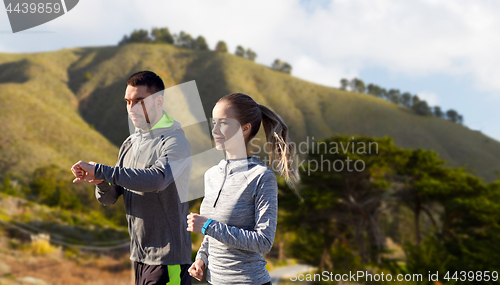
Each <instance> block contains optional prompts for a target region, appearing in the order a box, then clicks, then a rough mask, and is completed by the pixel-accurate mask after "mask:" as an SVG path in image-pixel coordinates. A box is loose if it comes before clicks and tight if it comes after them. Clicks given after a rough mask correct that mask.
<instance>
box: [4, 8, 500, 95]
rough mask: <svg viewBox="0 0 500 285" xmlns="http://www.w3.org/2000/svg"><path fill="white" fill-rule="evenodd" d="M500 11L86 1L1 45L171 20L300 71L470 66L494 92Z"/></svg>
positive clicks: (73, 40)
mask: <svg viewBox="0 0 500 285" xmlns="http://www.w3.org/2000/svg"><path fill="white" fill-rule="evenodd" d="M0 14H2V13H0ZM498 14H500V2H497V1H484V2H483V1H470V0H464V1H454V0H443V1H435V0H420V1H399V0H373V1H363V0H349V1H347V0H338V1H331V2H329V3H326V2H322V3H321V5H314V6H313V7H312V6H311V5H310V4H304V5H302V4H301V1H300V0H296V1H287V0H274V1H264V0H255V1H245V2H243V1H238V2H235V1H230V0H215V1H210V2H209V1H202V0H197V1H194V0H193V1H158V0H141V1H134V0H109V1H98V0H86V1H80V2H79V3H78V5H77V6H76V7H75V8H74V9H73V10H71V11H70V12H69V13H68V14H67V15H64V16H63V17H60V18H58V19H56V20H54V21H52V22H49V23H47V24H46V25H43V26H40V27H39V28H35V29H39V30H45V31H56V33H55V34H53V35H48V34H44V35H33V34H26V35H3V34H2V35H1V36H2V43H4V49H3V50H7V51H30V50H31V51H33V50H36V49H43V50H49V49H59V48H63V47H73V46H89V45H110V44H116V43H117V42H118V41H119V40H120V39H121V37H122V36H123V35H124V34H126V33H130V31H131V30H133V29H138V28H143V29H148V30H149V29H150V28H151V27H169V28H170V29H171V31H173V32H176V33H178V32H179V31H181V30H184V31H186V32H189V33H190V34H192V35H193V36H198V35H203V36H205V38H206V39H207V41H208V43H209V45H210V47H211V48H213V47H214V46H215V44H216V42H217V41H218V40H225V41H226V42H227V44H228V47H229V50H230V52H234V50H235V48H236V46H237V45H243V46H244V47H250V48H252V49H253V50H255V51H256V52H257V54H258V57H257V61H258V62H259V63H262V64H266V65H270V64H271V63H272V62H273V61H274V59H276V58H280V59H282V60H285V61H287V62H289V63H291V64H292V66H293V71H292V73H293V74H294V75H297V76H300V77H302V78H304V79H307V80H311V81H315V82H318V83H321V84H325V85H329V86H338V82H339V80H340V78H342V77H352V76H353V75H356V74H358V73H359V71H361V70H363V69H364V68H367V67H373V66H377V67H380V68H383V69H386V70H389V71H392V72H397V73H404V74H406V75H410V76H419V75H429V74H433V73H444V74H449V75H467V76H470V77H471V78H472V79H473V80H474V82H475V83H476V85H477V87H478V88H480V89H482V90H490V91H491V90H500V81H499V80H496V79H497V78H499V77H500V69H498V68H497V67H498V66H499V65H500V57H498V56H497V55H496V54H497V50H499V49H500V40H498V39H499V38H498V34H500V17H497V15H498ZM4 22H6V16H5V14H4V15H0V23H4ZM2 29H4V27H3V26H2ZM34 42H36V43H37V44H36V45H35V44H33V43H34ZM28 43H29V44H28Z"/></svg>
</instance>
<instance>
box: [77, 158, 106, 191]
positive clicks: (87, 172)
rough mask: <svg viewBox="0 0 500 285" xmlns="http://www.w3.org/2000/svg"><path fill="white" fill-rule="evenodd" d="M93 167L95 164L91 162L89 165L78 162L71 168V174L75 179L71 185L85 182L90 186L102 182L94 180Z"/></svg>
mask: <svg viewBox="0 0 500 285" xmlns="http://www.w3.org/2000/svg"><path fill="white" fill-rule="evenodd" d="M95 165H96V163H95V162H93V161H90V162H89V163H86V162H84V161H81V160H80V161H78V162H77V163H75V164H74V165H73V166H72V167H71V172H73V175H75V177H76V178H75V179H73V183H79V182H82V181H87V182H90V183H92V184H96V185H97V184H99V183H101V182H102V181H103V180H97V179H95V177H94V175H95Z"/></svg>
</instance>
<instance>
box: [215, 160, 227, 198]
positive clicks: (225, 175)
mask: <svg viewBox="0 0 500 285" xmlns="http://www.w3.org/2000/svg"><path fill="white" fill-rule="evenodd" d="M229 162H230V161H229V160H228V161H227V163H226V166H225V167H224V180H222V185H221V186H220V190H219V194H217V199H215V202H214V208H215V205H217V201H219V197H220V193H221V192H222V188H223V187H224V183H226V177H227V165H228V164H229Z"/></svg>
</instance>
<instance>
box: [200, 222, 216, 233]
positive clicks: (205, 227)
mask: <svg viewBox="0 0 500 285" xmlns="http://www.w3.org/2000/svg"><path fill="white" fill-rule="evenodd" d="M212 221H213V220H212V219H208V220H207V221H206V222H205V224H204V225H203V227H202V228H201V233H202V234H205V231H206V230H207V228H208V226H209V225H210V223H211V222H212Z"/></svg>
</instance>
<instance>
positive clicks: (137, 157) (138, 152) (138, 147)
mask: <svg viewBox="0 0 500 285" xmlns="http://www.w3.org/2000/svg"><path fill="white" fill-rule="evenodd" d="M140 135H141V139H140V140H139V144H138V146H137V153H136V155H135V161H134V168H137V161H138V160H139V156H140V155H141V143H142V133H141V132H140Z"/></svg>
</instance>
